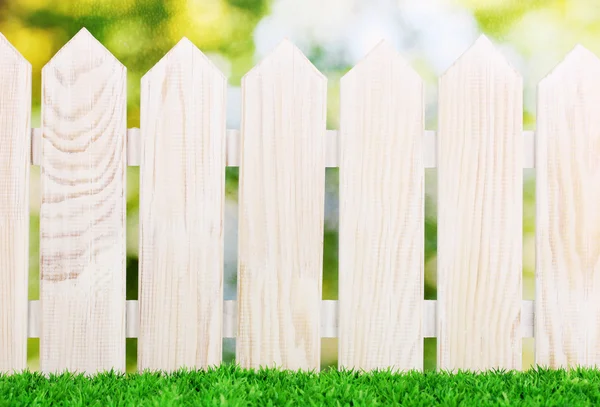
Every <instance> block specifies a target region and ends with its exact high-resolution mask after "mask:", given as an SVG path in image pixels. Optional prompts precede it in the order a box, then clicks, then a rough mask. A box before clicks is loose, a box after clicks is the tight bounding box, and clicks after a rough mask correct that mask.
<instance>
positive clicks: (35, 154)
mask: <svg viewBox="0 0 600 407" xmlns="http://www.w3.org/2000/svg"><path fill="white" fill-rule="evenodd" d="M39 130H40V129H32V136H31V137H32V139H31V149H32V152H31V154H32V156H31V160H32V161H31V163H32V164H33V165H40V161H41V153H40V150H41V147H40V145H41V141H42V133H41V131H39ZM226 138H227V142H226V152H225V162H226V163H227V167H239V165H240V131H239V130H235V129H228V130H227V136H226ZM325 140H326V142H325V143H326V148H325V149H326V153H325V167H327V168H335V167H339V162H340V158H339V131H337V130H327V131H326V132H325ZM436 140H437V135H436V132H435V131H433V130H425V131H424V132H423V150H424V151H423V160H424V162H423V163H424V165H425V168H436V167H437V156H436V151H437V145H436ZM534 141H535V135H534V132H533V131H523V168H535V154H534V146H535V143H534ZM140 155H141V139H140V129H137V128H132V129H127V165H128V166H130V167H137V166H139V165H140Z"/></svg>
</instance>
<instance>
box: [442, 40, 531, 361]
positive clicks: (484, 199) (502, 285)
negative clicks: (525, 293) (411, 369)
mask: <svg viewBox="0 0 600 407" xmlns="http://www.w3.org/2000/svg"><path fill="white" fill-rule="evenodd" d="M522 88H523V85H522V79H521V77H520V75H519V74H518V72H516V71H515V70H514V69H512V68H511V67H510V66H509V65H508V64H507V62H506V61H505V59H504V58H503V57H502V55H501V54H500V53H499V52H498V51H497V50H496V49H494V47H493V45H492V44H491V43H490V42H489V40H488V39H487V38H485V37H484V36H482V37H480V38H479V40H477V42H476V43H475V45H473V47H471V48H470V49H469V50H468V51H467V52H466V53H465V54H464V55H463V56H462V57H461V58H460V59H459V60H458V61H457V62H456V63H455V64H454V65H453V66H452V67H451V68H450V69H449V70H448V71H447V72H446V73H445V74H444V75H443V76H442V77H441V78H440V86H439V123H438V127H439V137H438V185H439V186H438V188H439V196H438V259H437V265H438V319H439V322H438V323H439V329H438V335H439V337H438V367H439V368H441V369H449V370H454V369H470V370H484V369H490V368H505V369H520V368H521V364H522V359H521V348H522V345H521V334H520V331H519V329H520V324H521V296H522V234H523V232H522V217H523V215H522V205H523V140H522V115H523V113H522V112H523V109H522V92H523V91H522Z"/></svg>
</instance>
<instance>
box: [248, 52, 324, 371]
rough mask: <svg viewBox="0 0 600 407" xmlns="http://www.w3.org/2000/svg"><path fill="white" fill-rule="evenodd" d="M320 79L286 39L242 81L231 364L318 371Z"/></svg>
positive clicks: (321, 185) (321, 169) (321, 193)
mask: <svg viewBox="0 0 600 407" xmlns="http://www.w3.org/2000/svg"><path fill="white" fill-rule="evenodd" d="M326 83H327V80H326V78H325V77H324V76H323V75H321V73H320V72H318V71H317V70H316V68H315V67H314V66H312V65H311V64H310V62H309V61H308V59H306V57H305V56H304V55H302V52H300V50H299V49H298V48H296V47H295V46H294V45H293V44H292V43H290V42H289V41H287V40H285V41H283V42H282V43H281V44H279V46H278V47H277V48H276V49H275V51H274V52H273V53H272V54H271V55H269V56H268V57H266V58H265V59H264V60H263V61H262V62H261V63H260V64H259V65H257V66H256V67H255V68H254V69H252V70H251V71H250V72H249V73H248V74H247V75H246V76H244V78H243V80H242V126H241V127H242V129H241V163H240V181H239V208H240V216H239V237H238V239H239V261H238V308H239V313H238V317H239V319H238V337H237V344H236V345H237V362H238V363H240V365H241V366H242V367H244V368H258V367H259V366H268V367H273V366H274V365H275V366H277V367H280V368H284V369H292V370H297V369H316V370H319V368H320V350H321V335H320V306H321V295H322V274H323V273H322V270H323V215H324V194H325V191H324V189H325V118H326V106H327V103H326V102H327V101H326V92H327V87H326Z"/></svg>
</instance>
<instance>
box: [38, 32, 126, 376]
mask: <svg viewBox="0 0 600 407" xmlns="http://www.w3.org/2000/svg"><path fill="white" fill-rule="evenodd" d="M42 100H43V106H42V163H41V183H42V206H41V213H40V217H41V218H40V233H41V237H40V255H41V270H40V274H41V275H40V277H41V283H40V300H41V308H42V331H41V338H40V369H41V370H42V371H43V372H56V371H63V370H65V369H66V370H69V371H77V372H85V373H95V372H97V371H104V370H110V369H115V370H117V371H123V370H124V369H125V165H126V161H125V159H126V155H125V134H126V125H127V116H126V113H127V112H126V70H125V67H124V66H123V65H121V64H120V63H119V62H118V61H117V60H116V59H115V58H114V57H113V56H112V55H111V54H110V53H109V52H108V51H107V50H106V49H105V48H104V47H103V46H102V45H101V44H100V43H99V42H98V41H96V39H95V38H94V37H92V35H91V34H90V33H89V32H88V31H87V30H85V29H83V30H81V31H80V32H79V33H78V34H77V35H76V36H75V37H74V38H73V39H72V40H71V41H69V42H68V43H67V44H66V45H65V46H64V47H63V48H62V49H61V50H60V51H59V52H58V54H57V55H56V56H54V58H53V59H52V60H51V61H50V62H49V63H48V64H47V65H46V66H45V67H44V69H43V71H42Z"/></svg>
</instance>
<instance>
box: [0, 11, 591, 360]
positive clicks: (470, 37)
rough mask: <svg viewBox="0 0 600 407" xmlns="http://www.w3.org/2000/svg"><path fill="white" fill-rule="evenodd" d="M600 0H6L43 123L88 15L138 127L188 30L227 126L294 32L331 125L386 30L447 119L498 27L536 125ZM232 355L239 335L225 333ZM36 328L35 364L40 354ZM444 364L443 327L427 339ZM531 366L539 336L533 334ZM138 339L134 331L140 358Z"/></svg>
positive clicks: (530, 256) (230, 240) (329, 203)
mask: <svg viewBox="0 0 600 407" xmlns="http://www.w3.org/2000/svg"><path fill="white" fill-rule="evenodd" d="M598 21H600V7H599V5H598V2H597V0H554V1H553V0H547V1H542V0H530V1H528V0H521V1H519V0H515V1H503V0H487V1H483V0H481V1H479V0H448V1H443V0H431V1H426V0H405V1H401V0H397V1H391V0H390V1H388V0H373V1H367V0H364V1H363V0H328V1H323V0H303V1H296V0H279V1H276V0H166V1H160V0H105V1H93V0H60V1H55V0H0V32H1V33H2V34H4V35H5V36H6V38H7V39H8V40H9V41H10V42H11V43H12V44H13V45H14V46H15V47H16V48H17V49H18V50H19V51H20V52H21V53H22V54H23V56H24V57H25V58H26V59H27V60H28V61H29V62H31V64H32V66H33V115H32V126H34V127H39V125H40V96H41V90H40V89H41V69H42V67H43V66H44V65H45V64H46V63H47V62H48V61H49V60H50V58H51V57H52V56H53V55H54V54H55V53H56V52H57V51H58V50H59V49H60V48H61V47H62V46H63V45H64V44H65V43H66V42H67V41H68V40H69V39H70V38H71V37H72V36H73V35H75V34H76V33H77V32H78V31H79V30H80V29H81V28H82V27H86V28H87V29H88V30H89V31H90V32H91V33H92V34H93V35H94V36H95V37H96V38H97V39H98V40H100V41H101V42H102V44H104V46H105V47H106V48H108V50H109V51H110V52H112V53H113V54H114V55H115V57H116V58H117V59H118V60H120V61H121V62H122V63H123V64H124V65H125V66H126V67H127V70H128V71H127V72H128V127H139V117H140V112H139V102H140V100H139V99H140V79H141V77H142V76H143V75H144V74H145V72H147V71H148V70H149V69H150V68H151V67H152V66H153V65H154V64H155V63H156V62H158V61H159V60H160V58H162V56H163V55H164V54H165V53H166V52H168V51H169V49H170V48H171V47H173V46H174V45H175V44H176V43H177V42H178V41H179V40H180V39H181V38H182V37H183V36H186V37H187V38H189V39H190V40H191V41H192V42H193V43H194V44H195V45H196V46H198V47H199V48H200V49H201V50H202V51H203V52H204V53H205V54H206V55H207V56H208V57H209V58H210V59H211V60H212V61H213V62H214V63H215V64H216V65H217V66H218V67H219V68H220V69H221V70H222V71H223V72H224V73H225V74H226V75H227V77H228V80H229V89H228V111H227V117H228V118H227V121H228V127H229V128H239V121H240V96H241V93H240V88H239V86H240V80H241V78H242V76H243V75H244V74H245V73H246V72H247V71H249V70H250V69H251V68H252V67H253V66H254V64H256V63H257V62H258V61H259V60H260V59H261V58H262V57H264V56H265V55H266V54H267V53H269V52H270V50H272V49H273V48H274V46H275V45H276V44H277V43H278V42H279V41H280V40H281V39H282V38H284V37H287V38H289V39H290V40H292V41H293V42H294V43H295V44H296V45H298V46H299V47H300V48H301V49H302V51H303V52H304V53H305V54H306V55H307V56H308V58H309V59H310V60H311V61H312V62H313V64H314V65H315V66H316V67H317V68H318V69H319V70H320V71H321V72H322V73H323V74H324V75H326V76H327V77H328V80H329V81H328V87H329V91H328V128H333V129H335V128H338V116H339V79H340V77H341V76H343V75H344V74H345V73H346V72H347V71H348V70H349V69H350V68H351V67H352V66H353V65H354V64H356V63H357V62H358V61H359V60H360V59H361V58H362V57H363V56H364V55H365V54H366V53H367V52H368V51H369V50H370V49H371V48H372V47H373V46H374V45H375V44H376V43H377V42H378V41H379V40H380V39H382V38H385V39H387V40H388V41H390V42H391V43H392V44H393V45H394V46H395V47H396V48H397V49H398V51H399V52H401V53H402V55H403V56H404V57H405V58H406V59H407V60H408V61H409V62H410V64H411V65H412V66H413V67H414V68H415V69H416V70H417V72H419V74H420V75H421V76H422V78H423V79H424V81H425V86H426V127H427V128H428V129H435V128H436V116H437V110H436V97H437V78H438V76H439V75H440V74H442V73H443V72H444V71H445V70H446V69H447V68H448V67H449V66H450V65H451V64H452V63H453V62H454V61H455V60H456V59H457V58H458V57H459V56H460V55H461V53H462V52H464V51H465V50H466V49H467V48H468V47H469V46H470V45H471V44H472V43H473V41H474V40H475V39H476V38H477V37H478V36H479V35H480V34H481V33H484V34H486V35H487V36H488V37H489V38H490V39H491V40H492V41H493V42H494V43H495V44H496V45H497V46H498V47H499V48H500V49H501V51H502V52H503V54H504V55H505V56H506V58H507V59H508V60H509V61H510V63H511V64H512V65H513V66H515V67H516V68H517V69H518V70H519V71H520V72H521V74H522V75H523V78H524V112H523V119H524V127H525V129H526V130H531V129H533V128H534V125H535V87H536V85H537V83H538V82H539V80H540V79H542V78H543V77H544V76H545V75H546V74H547V73H548V72H549V71H550V70H551V69H552V68H553V67H554V66H555V65H556V64H557V63H559V62H560V60H561V59H562V58H563V57H564V56H565V54H566V53H567V52H568V51H570V50H571V49H572V48H573V47H574V46H575V45H576V44H577V43H580V44H582V45H584V46H585V47H587V48H588V49H590V50H591V51H593V52H595V53H596V54H597V55H598V54H599V53H600V24H598ZM237 175H238V171H237V169H234V168H229V169H228V170H227V204H226V211H225V213H226V216H227V219H226V223H225V257H226V258H225V299H235V296H236V267H237V265H236V256H237V253H236V251H237V236H236V225H237V203H236V202H237V179H238V177H237ZM524 176H525V183H524V205H523V209H524V220H523V236H524V240H523V273H524V287H523V288H524V294H523V295H524V298H525V299H533V295H534V255H535V253H534V240H533V239H534V226H535V225H534V213H535V194H534V192H535V184H534V183H535V177H534V173H533V171H532V170H526V171H524ZM31 182H32V186H31V209H32V215H31V251H30V253H31V259H30V264H31V269H30V287H29V296H30V299H38V298H39V282H38V276H39V256H38V254H39V207H40V195H39V193H40V189H39V168H37V167H33V168H32V173H31ZM127 182H128V191H127V211H128V212H127V299H137V264H138V263H137V262H138V257H137V256H138V254H137V252H138V247H137V236H138V204H139V200H138V198H139V191H138V185H139V170H138V168H129V169H128V180H127ZM337 188H338V172H337V170H336V169H328V170H327V191H326V214H325V216H326V231H325V248H324V262H323V263H324V264H323V274H324V277H323V278H324V281H323V299H337V285H338V284H337V276H338V258H337V249H338V246H337V241H338V236H337V223H338V222H337V220H338V212H337V211H338V193H337ZM425 215H426V228H425V248H426V254H425V269H426V279H425V283H426V287H425V297H426V299H435V298H436V233H437V224H436V171H435V170H427V171H426V212H425ZM224 342H225V343H224V358H225V360H226V361H231V360H232V359H233V358H234V349H235V348H234V343H235V342H234V340H225V341H224ZM38 343H39V342H38V340H37V339H30V343H29V366H30V368H31V369H32V370H36V369H37V368H38ZM425 350H426V355H425V368H426V369H432V368H434V367H435V358H436V355H435V340H434V339H432V340H429V339H428V340H426V341H425ZM523 350H524V355H523V361H524V365H523V366H524V368H527V367H529V366H530V365H531V364H532V362H533V353H532V352H533V340H532V339H526V340H524V349H523ZM135 361H136V340H135V339H128V340H127V366H128V370H129V371H133V370H135ZM336 364H337V340H335V339H323V356H322V366H323V368H326V367H328V366H335V365H336Z"/></svg>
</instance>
